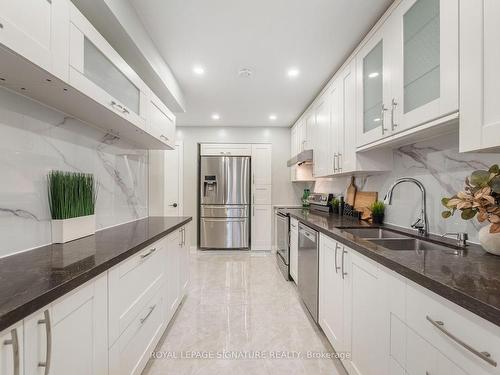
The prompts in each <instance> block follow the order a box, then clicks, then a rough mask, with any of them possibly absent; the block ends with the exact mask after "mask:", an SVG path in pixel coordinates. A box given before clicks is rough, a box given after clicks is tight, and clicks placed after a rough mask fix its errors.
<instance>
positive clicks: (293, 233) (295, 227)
mask: <svg viewBox="0 0 500 375" xmlns="http://www.w3.org/2000/svg"><path fill="white" fill-rule="evenodd" d="M289 263H290V276H292V279H293V281H295V284H298V283H299V222H298V221H297V220H296V219H293V218H292V219H290V259H289Z"/></svg>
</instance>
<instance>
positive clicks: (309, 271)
mask: <svg viewBox="0 0 500 375" xmlns="http://www.w3.org/2000/svg"><path fill="white" fill-rule="evenodd" d="M298 273H299V277H298V279H299V282H298V289H299V294H300V297H301V298H302V301H303V302H304V305H305V306H306V308H307V310H309V313H310V314H311V317H312V318H313V319H314V321H315V322H316V323H317V322H318V288H319V236H318V232H317V231H315V230H314V229H311V228H309V227H308V226H307V225H304V224H302V223H300V222H299V267H298Z"/></svg>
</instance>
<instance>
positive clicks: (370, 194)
mask: <svg viewBox="0 0 500 375" xmlns="http://www.w3.org/2000/svg"><path fill="white" fill-rule="evenodd" d="M377 199H378V193H377V192H376V191H358V192H356V199H355V201H354V209H355V210H356V211H359V212H361V219H363V220H366V219H369V218H370V217H371V211H370V206H371V205H372V204H373V203H375V202H376V201H377Z"/></svg>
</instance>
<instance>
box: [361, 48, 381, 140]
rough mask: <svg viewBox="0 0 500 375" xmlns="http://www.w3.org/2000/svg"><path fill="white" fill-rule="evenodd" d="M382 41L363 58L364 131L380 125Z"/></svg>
mask: <svg viewBox="0 0 500 375" xmlns="http://www.w3.org/2000/svg"><path fill="white" fill-rule="evenodd" d="M383 43H384V41H383V40H381V41H380V42H378V43H377V45H376V46H375V47H374V48H373V49H372V50H371V51H370V52H369V53H368V54H367V55H366V56H365V57H364V58H363V130H364V132H365V133H366V132H368V131H370V130H373V129H375V128H377V127H379V126H380V125H381V112H382V106H383V100H384V98H383V95H384V90H383V80H384V72H383V71H382V68H383V66H384V56H383Z"/></svg>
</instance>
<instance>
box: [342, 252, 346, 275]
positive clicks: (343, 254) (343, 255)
mask: <svg viewBox="0 0 500 375" xmlns="http://www.w3.org/2000/svg"><path fill="white" fill-rule="evenodd" d="M346 253H347V251H345V250H344V249H342V279H345V277H346V276H347V272H344V257H345V254H346Z"/></svg>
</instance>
